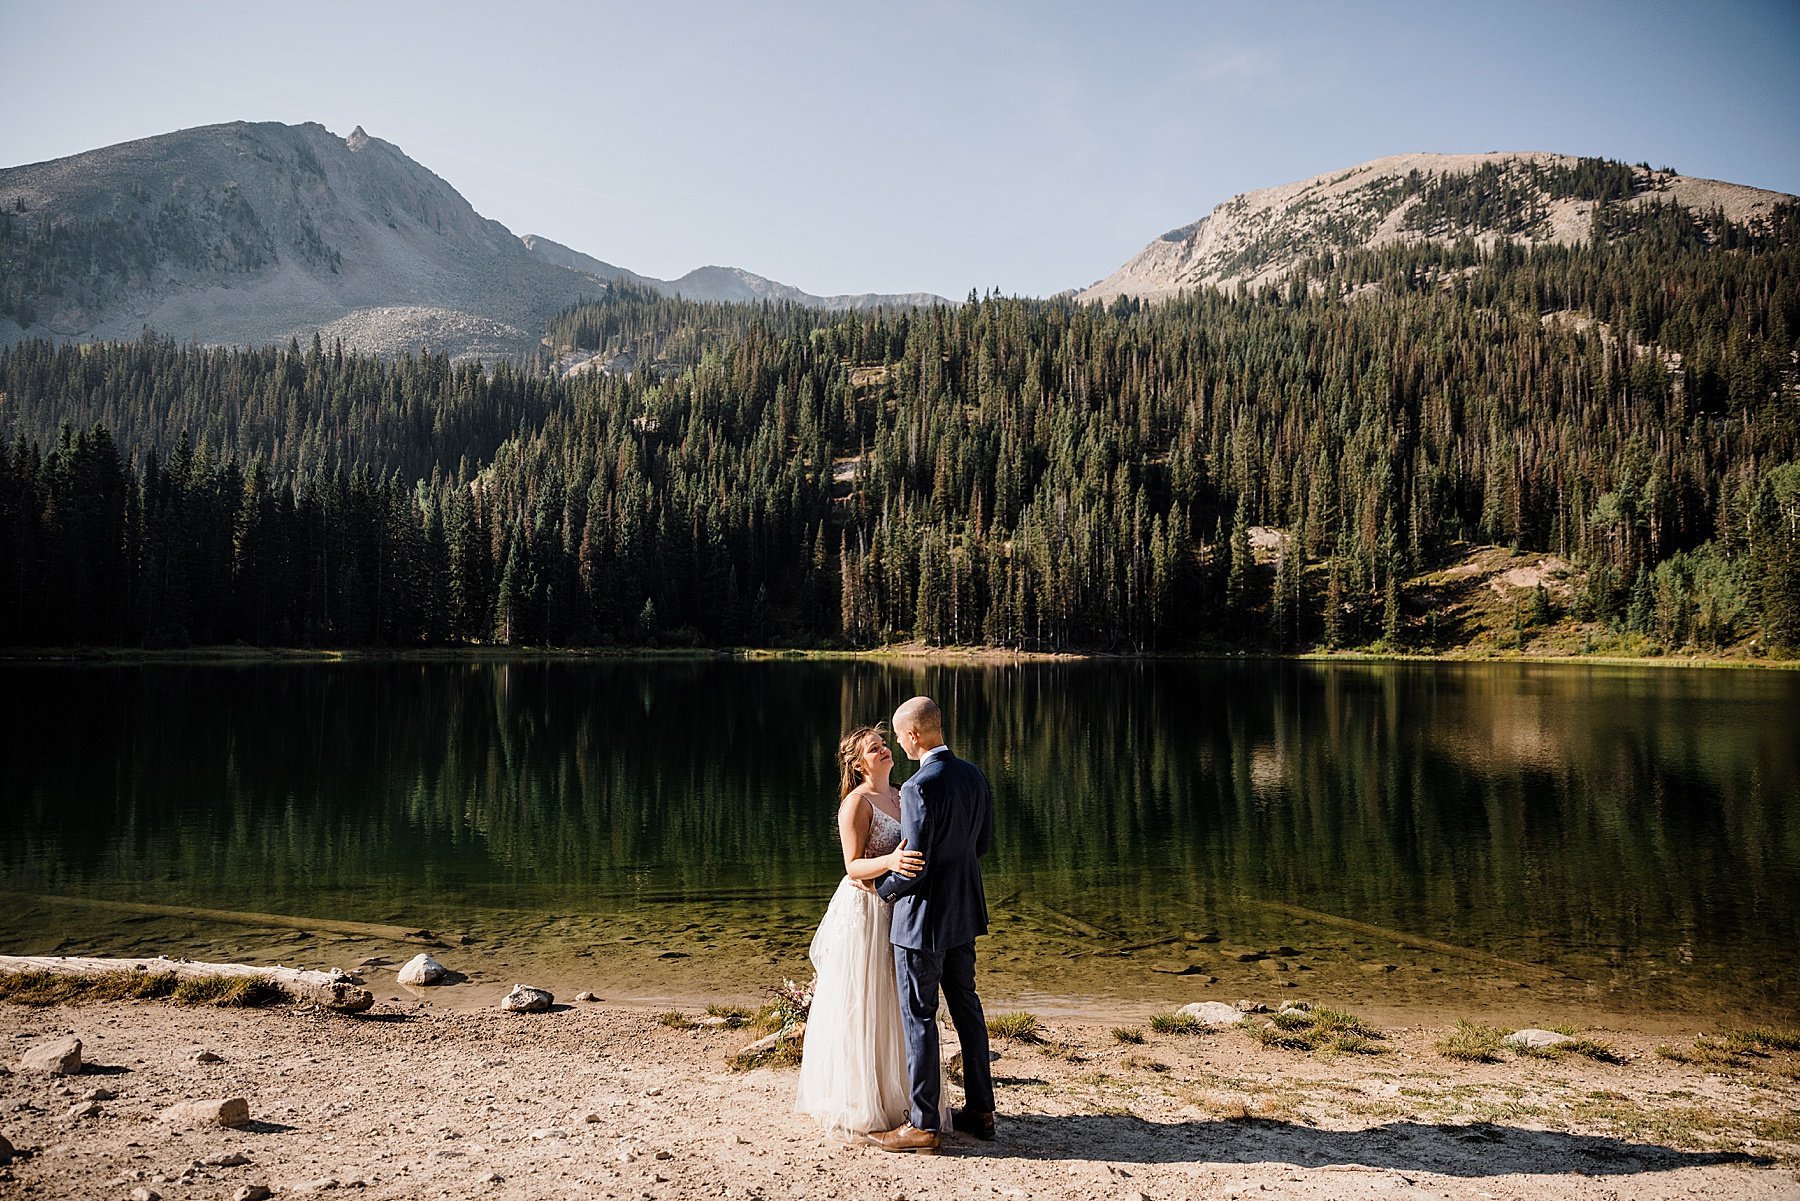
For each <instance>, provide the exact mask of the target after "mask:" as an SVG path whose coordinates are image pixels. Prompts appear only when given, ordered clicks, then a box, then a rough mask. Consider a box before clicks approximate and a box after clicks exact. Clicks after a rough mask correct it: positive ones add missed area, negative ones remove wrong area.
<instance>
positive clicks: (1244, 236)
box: [1076, 153, 1794, 301]
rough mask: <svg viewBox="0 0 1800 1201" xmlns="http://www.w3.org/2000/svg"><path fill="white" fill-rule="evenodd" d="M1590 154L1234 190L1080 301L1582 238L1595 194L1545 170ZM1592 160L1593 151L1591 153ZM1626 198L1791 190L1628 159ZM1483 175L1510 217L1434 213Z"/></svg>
mask: <svg viewBox="0 0 1800 1201" xmlns="http://www.w3.org/2000/svg"><path fill="white" fill-rule="evenodd" d="M1582 161H1583V160H1579V159H1576V158H1573V157H1571V156H1568V155H1561V154H1542V153H1518V154H1512V153H1493V154H1399V155H1391V156H1389V157H1387V158H1378V159H1375V160H1373V161H1372V162H1367V163H1363V164H1362V165H1361V166H1356V167H1351V168H1349V169H1348V170H1345V171H1335V172H1331V173H1329V174H1325V175H1315V176H1313V177H1312V178H1311V179H1303V180H1300V181H1299V182H1297V183H1290V184H1283V185H1281V186H1279V187H1274V188H1263V189H1261V190H1259V191H1254V192H1245V193H1243V194H1242V195H1239V196H1234V197H1232V198H1231V199H1230V200H1227V201H1226V202H1225V203H1223V204H1221V205H1219V206H1218V207H1217V208H1215V209H1213V211H1212V212H1211V213H1210V214H1208V215H1207V216H1205V217H1202V218H1201V219H1200V220H1198V221H1196V222H1194V223H1193V224H1192V225H1184V226H1182V227H1181V228H1180V229H1174V230H1170V231H1169V232H1168V233H1166V234H1164V235H1163V236H1162V237H1160V238H1158V239H1156V240H1155V241H1154V242H1151V243H1150V244H1149V245H1148V246H1146V247H1145V248H1144V249H1143V250H1141V251H1140V252H1138V254H1137V256H1136V257H1134V258H1133V259H1131V261H1130V262H1128V263H1126V264H1125V265H1124V266H1122V267H1120V268H1119V269H1118V270H1117V271H1115V272H1113V273H1112V274H1111V275H1109V276H1107V277H1106V278H1105V279H1103V280H1101V281H1100V282H1098V283H1096V284H1093V285H1091V286H1089V287H1088V288H1086V289H1083V290H1082V291H1080V292H1078V293H1077V294H1076V299H1078V300H1081V301H1092V300H1102V301H1104V300H1111V299H1113V298H1115V297H1117V296H1136V297H1139V298H1141V299H1146V300H1158V299H1164V298H1167V297H1171V296H1174V295H1175V294H1176V293H1178V292H1181V291H1183V290H1193V289H1197V288H1205V287H1219V288H1226V289H1229V288H1232V287H1235V286H1239V285H1245V286H1256V285H1260V284H1264V283H1268V282H1271V281H1273V280H1276V279H1279V278H1281V277H1282V276H1284V275H1285V274H1286V273H1287V272H1289V271H1290V270H1292V269H1293V268H1294V266H1295V265H1296V264H1297V263H1299V262H1300V261H1301V260H1302V259H1305V258H1307V257H1309V256H1312V255H1316V254H1319V253H1321V252H1324V251H1341V250H1351V249H1358V248H1363V247H1376V246H1382V245H1386V244H1388V243H1393V242H1404V241H1424V240H1427V239H1432V240H1440V241H1448V240H1453V239H1456V238H1460V237H1462V236H1465V235H1466V236H1469V237H1472V238H1474V239H1475V241H1476V242H1477V243H1480V244H1491V243H1493V242H1494V241H1495V240H1496V239H1498V238H1499V237H1501V236H1502V235H1503V234H1504V235H1505V236H1510V237H1513V238H1515V240H1517V241H1520V242H1524V243H1532V242H1563V243H1569V242H1576V241H1580V240H1582V239H1584V238H1587V237H1589V236H1591V230H1592V222H1593V216H1594V209H1595V206H1596V204H1597V203H1598V202H1597V201H1596V200H1594V199H1591V198H1583V197H1581V196H1579V195H1560V196H1559V195H1558V194H1557V191H1558V189H1556V188H1555V187H1552V186H1547V179H1548V177H1550V176H1552V175H1556V174H1563V175H1565V176H1566V173H1569V172H1573V171H1575V170H1576V169H1577V168H1578V167H1579V166H1580V164H1581V163H1582ZM1589 161H1591V160H1589ZM1630 172H1631V183H1630V195H1629V196H1627V197H1622V198H1619V199H1617V200H1614V201H1611V202H1610V203H1616V204H1620V205H1625V206H1631V205H1644V204H1651V203H1656V202H1658V201H1660V202H1664V203H1668V202H1674V203H1678V204H1681V205H1683V206H1685V207H1688V208H1691V209H1695V210H1697V211H1701V212H1709V211H1712V210H1714V209H1720V210H1723V211H1724V213H1725V215H1726V216H1727V217H1728V218H1730V219H1731V220H1733V221H1738V222H1749V221H1754V220H1756V219H1758V218H1763V217H1767V216H1768V214H1769V213H1770V212H1771V211H1772V210H1773V209H1774V207H1775V206H1776V205H1777V204H1781V203H1784V202H1789V201H1792V200H1793V199H1794V197H1792V196H1788V195H1785V194H1784V193H1780V192H1766V191H1763V190H1761V189H1758V188H1751V187H1745V186H1742V185H1739V184H1731V183H1720V182H1717V181H1715V180H1710V179H1695V178H1692V177H1690V176H1685V175H1677V174H1674V173H1673V172H1668V171H1653V170H1650V169H1648V168H1643V167H1639V168H1631V169H1630ZM1478 175H1483V176H1484V177H1485V179H1486V181H1487V182H1488V183H1489V185H1490V187H1491V188H1493V189H1503V190H1505V192H1506V193H1507V196H1508V199H1509V200H1510V201H1513V202H1514V203H1515V204H1516V205H1517V208H1516V209H1514V210H1513V216H1514V217H1515V218H1516V219H1515V220H1513V221H1512V222H1510V223H1509V224H1510V225H1511V226H1513V228H1502V227H1501V226H1500V225H1499V224H1498V223H1496V222H1494V221H1487V222H1484V221H1482V220H1479V219H1476V220H1458V219H1456V217H1455V216H1451V217H1449V218H1447V219H1446V218H1439V217H1437V216H1434V215H1428V213H1427V211H1426V210H1427V201H1428V195H1427V194H1428V193H1429V190H1430V189H1431V187H1432V185H1433V184H1434V183H1437V182H1440V181H1444V180H1447V179H1454V178H1456V177H1475V176H1478Z"/></svg>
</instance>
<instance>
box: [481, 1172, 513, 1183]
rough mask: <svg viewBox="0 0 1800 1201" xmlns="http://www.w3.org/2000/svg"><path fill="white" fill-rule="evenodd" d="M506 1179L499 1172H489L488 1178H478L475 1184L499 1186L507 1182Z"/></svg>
mask: <svg viewBox="0 0 1800 1201" xmlns="http://www.w3.org/2000/svg"><path fill="white" fill-rule="evenodd" d="M505 1179H506V1177H504V1176H502V1175H501V1174H500V1173H498V1172H489V1173H488V1174H487V1175H486V1176H477V1177H476V1178H475V1183H476V1184H499V1183H500V1182H501V1181H502V1180H505Z"/></svg>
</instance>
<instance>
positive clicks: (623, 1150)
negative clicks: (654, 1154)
mask: <svg viewBox="0 0 1800 1201" xmlns="http://www.w3.org/2000/svg"><path fill="white" fill-rule="evenodd" d="M613 1159H614V1161H616V1162H618V1163H636V1162H637V1152H635V1151H633V1150H632V1149H631V1148H630V1147H620V1148H619V1149H618V1151H617V1152H616V1153H615V1154H614V1155H613Z"/></svg>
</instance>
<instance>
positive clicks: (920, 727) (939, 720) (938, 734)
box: [894, 696, 944, 759]
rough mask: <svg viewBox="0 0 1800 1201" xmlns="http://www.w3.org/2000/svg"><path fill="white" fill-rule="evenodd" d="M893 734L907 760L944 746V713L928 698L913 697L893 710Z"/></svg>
mask: <svg viewBox="0 0 1800 1201" xmlns="http://www.w3.org/2000/svg"><path fill="white" fill-rule="evenodd" d="M894 734H895V736H896V737H898V738H899V739H900V745H901V746H902V747H904V748H905V749H906V754H907V757H908V758H911V759H917V758H919V757H920V756H921V755H923V754H924V753H925V752H926V751H929V750H931V749H932V748H933V747H940V746H943V745H944V711H943V710H942V709H939V708H938V706H937V702H936V701H934V700H932V699H931V698H930V697H928V696H915V697H913V698H912V700H910V701H907V702H906V703H905V704H904V705H901V706H900V707H899V708H898V709H896V710H894Z"/></svg>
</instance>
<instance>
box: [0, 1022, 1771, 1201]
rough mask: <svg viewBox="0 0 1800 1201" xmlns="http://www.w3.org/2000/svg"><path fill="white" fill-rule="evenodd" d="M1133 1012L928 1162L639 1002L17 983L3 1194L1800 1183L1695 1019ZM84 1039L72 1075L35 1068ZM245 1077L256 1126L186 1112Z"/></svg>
mask: <svg viewBox="0 0 1800 1201" xmlns="http://www.w3.org/2000/svg"><path fill="white" fill-rule="evenodd" d="M499 994H500V990H498V989H496V990H495V999H496V1000H497V998H498V996H499ZM686 1013H687V1016H689V1017H690V1018H698V1017H701V1016H702V1011H701V1010H700V1009H698V1008H693V1007H690V1008H689V1009H687V1011H686ZM1446 1025H1447V1024H1446ZM1137 1030H1138V1031H1139V1032H1140V1033H1141V1035H1142V1037H1143V1039H1144V1041H1143V1042H1142V1043H1130V1042H1124V1041H1121V1040H1120V1039H1119V1038H1118V1037H1117V1036H1116V1035H1115V1034H1114V1032H1113V1028H1112V1027H1111V1026H1110V1025H1103V1024H1096V1023H1092V1022H1067V1023H1065V1022H1063V1021H1061V1020H1053V1021H1052V1023H1051V1024H1050V1026H1049V1027H1048V1028H1047V1029H1045V1030H1043V1031H1042V1039H1043V1041H1040V1042H1035V1043H1027V1042H1020V1041H1011V1040H1004V1039H1002V1040H997V1041H996V1043H995V1046H996V1049H997V1050H998V1052H999V1056H1000V1057H999V1059H998V1060H997V1061H996V1062H995V1064H994V1068H995V1073H996V1083H997V1086H998V1097H999V1108H1000V1125H999V1137H998V1139H997V1140H996V1141H995V1142H992V1143H983V1142H976V1141H974V1140H971V1139H968V1138H966V1137H960V1136H957V1137H951V1138H947V1139H946V1140H945V1148H944V1154H942V1155H940V1156H936V1157H925V1156H899V1155H890V1154H887V1153H884V1152H882V1151H879V1150H877V1149H875V1148H872V1147H869V1146H866V1145H847V1144H844V1143H839V1142H834V1141H832V1140H830V1139H828V1138H826V1137H824V1136H823V1135H822V1134H821V1133H820V1132H819V1130H818V1129H817V1128H815V1127H814V1126H813V1125H812V1124H811V1122H810V1121H809V1120H808V1119H804V1118H801V1117H799V1116H797V1115H795V1114H794V1113H793V1112H792V1103H793V1091H794V1082H795V1073H794V1070H793V1069H792V1068H791V1067H788V1068H776V1067H763V1068H757V1069H754V1070H751V1071H746V1072H734V1071H732V1070H730V1068H729V1067H728V1066H727V1060H728V1059H729V1057H730V1056H731V1055H732V1053H733V1052H735V1051H737V1050H738V1049H739V1048H741V1047H742V1046H743V1045H745V1044H746V1043H748V1042H749V1041H751V1039H752V1038H753V1037H754V1033H753V1032H751V1031H749V1030H744V1029H731V1028H718V1027H705V1026H695V1027H690V1028H679V1027H677V1026H672V1025H668V1024H665V1019H663V1018H662V1017H661V1015H659V1014H658V1013H656V1012H654V1011H652V1010H649V1009H644V1008H633V1007H628V1006H621V1005H615V1004H608V1003H605V1002H601V1003H582V1002H576V1003H572V1004H567V1005H561V1004H559V1005H558V1006H557V1007H556V1009H554V1010H553V1011H552V1012H550V1013H547V1014H538V1015H515V1014H509V1013H504V1012H501V1011H499V1010H498V1009H493V1008H483V1009H473V1010H471V1009H458V1008H453V1007H447V1006H444V1005H439V1004H433V1003H431V1002H429V1001H427V1002H423V1003H420V1002H413V1001H410V1000H409V1001H407V1002H405V1003H383V1004H379V1005H377V1007H376V1009H375V1010H374V1011H372V1012H371V1013H370V1014H368V1015H365V1016H362V1017H357V1018H347V1017H339V1016H331V1015H327V1014H323V1013H318V1012H306V1011H303V1010H297V1009H294V1008H274V1009H265V1010H223V1009H210V1008H188V1007H177V1006H173V1005H168V1004H164V1003H158V1002H107V1003H98V1004H85V1005H79V1006H52V1007H47V1008H30V1007H26V1006H22V1005H0V1062H4V1063H5V1064H8V1065H11V1066H10V1069H9V1070H8V1072H7V1074H5V1075H0V1136H4V1137H5V1138H6V1139H7V1140H9V1141H10V1142H11V1143H12V1144H13V1145H14V1146H15V1147H16V1148H18V1149H19V1151H20V1155H19V1156H18V1157H17V1158H15V1159H14V1161H13V1162H12V1164H11V1165H10V1166H9V1167H5V1168H0V1196H4V1197H8V1198H12V1197H18V1198H33V1199H37V1198H53V1197H54V1198H77V1197H79V1198H102V1199H104V1198H118V1199H120V1201H125V1199H127V1198H129V1197H131V1196H132V1195H133V1193H134V1190H146V1192H140V1193H138V1194H137V1195H138V1197H139V1198H140V1199H141V1198H143V1197H145V1196H146V1195H147V1194H148V1193H154V1194H156V1195H157V1196H159V1197H161V1198H164V1199H166V1201H185V1199H188V1198H206V1199H212V1198H218V1199H220V1201H224V1199H226V1198H232V1197H234V1196H236V1195H238V1194H239V1191H240V1190H242V1189H244V1188H246V1186H266V1187H268V1188H270V1189H272V1190H273V1192H274V1194H275V1195H276V1196H278V1197H280V1196H289V1195H296V1194H302V1193H310V1192H318V1193H323V1192H326V1191H338V1192H341V1191H342V1190H347V1189H353V1190H356V1191H357V1193H358V1194H359V1195H361V1196H365V1197H369V1198H378V1197H379V1198H416V1197H491V1198H499V1199H515V1198H516V1199H520V1201H524V1199H526V1198H530V1199H533V1201H536V1199H540V1198H621V1199H623V1198H631V1199H633V1201H636V1199H639V1198H643V1199H646V1201H652V1199H662V1198H670V1199H674V1198H686V1197H732V1198H776V1197H780V1198H784V1199H786V1198H843V1199H853V1198H874V1199H878V1201H892V1199H897V1198H905V1199H907V1201H925V1199H928V1198H944V1199H950V1198H964V1197H975V1198H979V1197H1006V1198H1026V1197H1031V1198H1129V1199H1131V1201H1137V1199H1138V1198H1141V1197H1148V1198H1156V1199H1158V1201H1161V1199H1163V1198H1188V1197H1221V1198H1227V1197H1249V1196H1255V1197H1265V1196H1268V1197H1297V1198H1321V1199H1324V1198H1331V1199H1338V1198H1425V1197H1447V1198H1514V1197H1516V1198H1530V1199H1531V1201H1548V1199H1551V1198H1563V1197H1570V1198H1574V1197H1580V1198H1612V1197H1617V1198H1648V1199H1657V1198H1672V1197H1678V1196H1679V1197H1689V1196H1702V1197H1721V1198H1723V1197H1731V1198H1776V1197H1790V1198H1791V1197H1800V1055H1795V1054H1792V1053H1780V1052H1777V1053H1772V1054H1760V1053H1746V1054H1743V1055H1735V1056H1730V1057H1726V1056H1722V1055H1720V1054H1719V1053H1717V1052H1716V1051H1715V1052H1712V1053H1711V1057H1712V1059H1713V1060H1714V1062H1710V1063H1707V1062H1677V1061H1676V1060H1673V1059H1670V1058H1668V1057H1667V1056H1666V1054H1659V1053H1658V1051H1657V1047H1658V1045H1662V1046H1664V1047H1665V1048H1666V1047H1669V1046H1670V1044H1672V1043H1675V1044H1678V1045H1677V1046H1676V1047H1675V1049H1676V1050H1677V1051H1678V1052H1680V1051H1681V1049H1682V1048H1684V1047H1685V1048H1687V1052H1686V1053H1684V1054H1685V1057H1687V1058H1690V1059H1691V1058H1692V1057H1693V1054H1694V1053H1695V1048H1694V1045H1693V1043H1692V1036H1691V1035H1689V1036H1688V1037H1687V1038H1686V1039H1680V1038H1677V1037H1676V1036H1671V1035H1668V1034H1666V1033H1655V1034H1651V1033H1637V1034H1634V1033H1632V1032H1630V1031H1584V1032H1583V1033H1584V1034H1587V1035H1588V1036H1589V1037H1591V1038H1594V1039H1596V1040H1601V1041H1604V1042H1605V1043H1607V1044H1609V1045H1610V1046H1611V1047H1612V1048H1613V1050H1614V1051H1616V1052H1617V1053H1618V1055H1619V1056H1620V1057H1621V1058H1622V1059H1623V1060H1624V1062H1622V1063H1605V1062H1596V1061H1594V1060H1591V1059H1587V1058H1582V1057H1579V1056H1567V1057H1564V1058H1560V1059H1555V1060H1547V1059H1533V1058H1518V1057H1515V1056H1513V1055H1511V1054H1510V1053H1508V1054H1505V1055H1504V1056H1503V1058H1502V1060H1501V1061H1500V1062H1495V1063H1465V1062H1461V1061H1456V1060H1451V1059H1447V1058H1445V1057H1444V1056H1442V1055H1441V1054H1439V1053H1438V1051H1437V1050H1436V1043H1437V1041H1438V1039H1439V1038H1440V1037H1442V1036H1443V1035H1444V1034H1445V1033H1446V1027H1443V1026H1440V1027H1431V1026H1412V1027H1406V1028H1392V1029H1388V1030H1385V1031H1383V1032H1382V1033H1383V1034H1384V1037H1383V1038H1381V1039H1380V1040H1379V1044H1378V1045H1379V1046H1380V1047H1381V1048H1382V1053H1380V1054H1374V1055H1365V1054H1350V1053H1341V1052H1338V1053H1321V1052H1314V1053H1302V1052H1296V1051H1290V1050H1282V1049H1279V1048H1274V1047H1267V1046H1263V1045H1260V1044H1259V1043H1258V1042H1257V1041H1256V1040H1255V1039H1253V1038H1252V1037H1250V1036H1249V1035H1248V1034H1247V1033H1246V1032H1245V1031H1244V1030H1242V1029H1227V1030H1220V1031H1217V1032H1213V1033H1208V1034H1186V1033H1183V1034H1159V1033H1156V1032H1154V1031H1152V1030H1150V1029H1149V1028H1148V1027H1147V1026H1143V1025H1140V1026H1138V1027H1137ZM67 1034H75V1035H77V1036H79V1037H80V1039H81V1040H82V1043H83V1047H84V1051H83V1054H84V1060H85V1062H86V1067H85V1068H84V1070H83V1072H82V1073H81V1074H80V1075H77V1076H73V1077H57V1076H47V1075H42V1074H37V1073H34V1072H30V1071H27V1070H25V1069H23V1068H22V1067H20V1066H19V1065H18V1061H19V1059H20V1056H21V1055H22V1054H23V1053H24V1051H26V1050H27V1049H29V1048H30V1047H32V1046H34V1045H38V1044H40V1043H42V1042H45V1041H48V1040H51V1039H54V1038H58V1037H61V1036H64V1035H67ZM1710 1045H1711V1044H1704V1043H1703V1044H1702V1046H1703V1047H1704V1046H1710ZM951 1049H953V1048H951ZM201 1052H211V1053H213V1054H214V1055H216V1056H217V1057H218V1059H217V1061H216V1062H202V1061H197V1057H198V1056H199V1054H200V1053H201ZM96 1090H100V1091H99V1092H96ZM108 1093H110V1094H113V1095H112V1096H111V1097H107V1096H106V1094H108ZM95 1097H97V1098H98V1099H95V1100H93V1101H92V1102H91V1103H90V1102H89V1100H88V1099H89V1098H95ZM226 1097H243V1098H245V1099H246V1100H247V1101H248V1102H249V1107H250V1117H251V1119H252V1122H251V1124H250V1125H249V1126H247V1127H241V1128H236V1129H227V1128H221V1127H218V1126H213V1127H211V1128H194V1127H188V1126H184V1125H182V1124H180V1123H178V1122H173V1121H170V1120H168V1119H167V1117H166V1116H165V1113H166V1111H167V1110H168V1109H169V1107H170V1106H172V1105H175V1104H176V1103H178V1102H183V1101H192V1100H203V1099H217V1098H226ZM238 1156H241V1157H242V1158H243V1159H244V1160H246V1161H247V1162H244V1163H241V1164H235V1165H233V1164H232V1160H233V1158H234V1157H238ZM209 1160H213V1161H219V1160H223V1161H224V1162H223V1163H220V1162H213V1163H208V1162H207V1161H209Z"/></svg>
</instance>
